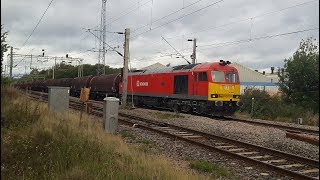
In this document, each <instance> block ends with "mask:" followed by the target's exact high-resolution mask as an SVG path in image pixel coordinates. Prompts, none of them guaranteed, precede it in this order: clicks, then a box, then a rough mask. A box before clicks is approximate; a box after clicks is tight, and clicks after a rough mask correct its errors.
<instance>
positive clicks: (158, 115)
mask: <svg viewBox="0 0 320 180" xmlns="http://www.w3.org/2000/svg"><path fill="white" fill-rule="evenodd" d="M154 115H155V117H156V118H159V119H174V118H184V116H183V115H181V114H178V113H175V114H170V113H162V112H155V113H154Z"/></svg>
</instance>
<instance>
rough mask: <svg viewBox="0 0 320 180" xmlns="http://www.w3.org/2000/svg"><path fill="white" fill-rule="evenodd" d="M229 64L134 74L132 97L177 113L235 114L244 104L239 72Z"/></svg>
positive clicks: (142, 102) (166, 68) (130, 92)
mask: <svg viewBox="0 0 320 180" xmlns="http://www.w3.org/2000/svg"><path fill="white" fill-rule="evenodd" d="M229 64H230V62H229V61H223V60H221V61H220V62H212V63H202V64H189V65H180V66H175V67H165V68H158V69H153V70H145V71H135V72H130V73H129V76H128V84H127V89H128V98H129V99H131V97H133V101H134V103H135V104H138V105H146V106H151V107H161V108H167V109H172V110H174V111H177V112H178V111H183V112H196V113H199V114H215V115H228V114H232V113H234V112H235V111H236V110H237V109H238V107H239V106H240V105H241V102H240V82H239V75H238V71H237V69H236V68H234V67H232V66H230V65H229ZM121 92H122V84H120V93H121Z"/></svg>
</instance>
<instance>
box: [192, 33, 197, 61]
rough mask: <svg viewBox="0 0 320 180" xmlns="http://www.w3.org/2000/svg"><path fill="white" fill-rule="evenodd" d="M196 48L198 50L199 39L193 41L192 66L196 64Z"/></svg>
mask: <svg viewBox="0 0 320 180" xmlns="http://www.w3.org/2000/svg"><path fill="white" fill-rule="evenodd" d="M196 48H197V39H196V38H194V39H193V57H192V64H195V63H196Z"/></svg>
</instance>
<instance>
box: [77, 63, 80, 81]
mask: <svg viewBox="0 0 320 180" xmlns="http://www.w3.org/2000/svg"><path fill="white" fill-rule="evenodd" d="M77 62H78V77H80V61H79V60H77Z"/></svg>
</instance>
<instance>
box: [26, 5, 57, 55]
mask: <svg viewBox="0 0 320 180" xmlns="http://www.w3.org/2000/svg"><path fill="white" fill-rule="evenodd" d="M52 2H53V0H51V1H50V3H49V5H48V7H47V8H46V10H45V11H44V13H43V14H42V16H41V18H40V19H39V21H38V23H37V24H36V26H35V27H34V28H33V30H32V31H31V33H30V35H29V36H28V38H27V39H26V41H25V42H24V43H23V44H22V47H21V48H20V49H22V48H23V47H24V46H25V45H26V44H27V42H28V41H29V39H30V37H31V36H32V34H33V33H34V31H35V30H36V29H37V27H38V26H39V24H40V22H41V20H42V19H43V17H44V15H45V14H46V13H47V11H48V9H49V7H50V6H51V4H52Z"/></svg>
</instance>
